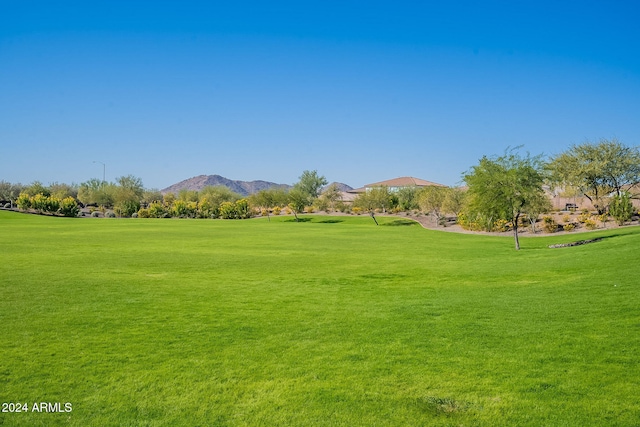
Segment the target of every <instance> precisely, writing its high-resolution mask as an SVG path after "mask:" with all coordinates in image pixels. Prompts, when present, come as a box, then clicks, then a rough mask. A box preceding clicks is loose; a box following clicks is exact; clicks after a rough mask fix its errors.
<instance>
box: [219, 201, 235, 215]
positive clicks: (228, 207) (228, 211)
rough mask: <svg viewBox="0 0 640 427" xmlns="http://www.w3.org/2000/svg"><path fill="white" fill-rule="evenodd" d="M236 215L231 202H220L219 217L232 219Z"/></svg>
mask: <svg viewBox="0 0 640 427" xmlns="http://www.w3.org/2000/svg"><path fill="white" fill-rule="evenodd" d="M235 217H236V207H235V204H234V203H233V202H222V203H221V204H220V218H222V219H233V218H235Z"/></svg>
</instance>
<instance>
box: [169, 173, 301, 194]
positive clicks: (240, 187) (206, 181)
mask: <svg viewBox="0 0 640 427" xmlns="http://www.w3.org/2000/svg"><path fill="white" fill-rule="evenodd" d="M216 185H222V186H225V187H228V188H229V189H230V190H231V191H234V192H236V193H238V194H240V195H242V196H248V195H249V194H253V193H257V192H258V191H260V190H266V189H268V188H272V187H279V188H284V189H288V188H291V186H290V185H287V184H276V183H275V182H269V181H236V180H232V179H228V178H225V177H223V176H220V175H199V176H194V177H193V178H189V179H185V180H184V181H180V182H178V183H177V184H173V185H171V186H169V187H167V188H165V189H164V190H161V192H162V194H166V193H174V194H178V192H179V191H180V190H196V191H200V190H202V189H203V188H204V187H207V186H216Z"/></svg>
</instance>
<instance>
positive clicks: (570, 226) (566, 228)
mask: <svg viewBox="0 0 640 427" xmlns="http://www.w3.org/2000/svg"><path fill="white" fill-rule="evenodd" d="M562 229H563V230H564V231H573V230H575V229H576V225H575V224H573V223H571V222H570V223H568V224H565V225H563V226H562Z"/></svg>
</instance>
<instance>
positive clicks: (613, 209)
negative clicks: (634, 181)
mask: <svg viewBox="0 0 640 427" xmlns="http://www.w3.org/2000/svg"><path fill="white" fill-rule="evenodd" d="M633 211H634V208H633V204H632V203H631V198H630V197H629V195H628V194H627V193H622V194H618V195H615V196H614V197H613V199H612V200H611V204H610V205H609V213H610V214H611V216H612V217H613V218H614V219H615V220H616V222H617V223H618V225H623V224H624V223H625V222H627V221H629V220H630V219H631V217H632V216H633Z"/></svg>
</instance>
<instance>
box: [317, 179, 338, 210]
mask: <svg viewBox="0 0 640 427" xmlns="http://www.w3.org/2000/svg"><path fill="white" fill-rule="evenodd" d="M341 198H342V191H340V187H338V184H337V183H335V182H334V183H332V184H331V185H329V186H328V187H327V188H325V190H324V191H323V192H322V195H321V196H320V199H322V205H325V206H326V207H328V208H330V209H331V210H332V211H333V210H335V209H336V202H337V201H338V200H340V199H341Z"/></svg>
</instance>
